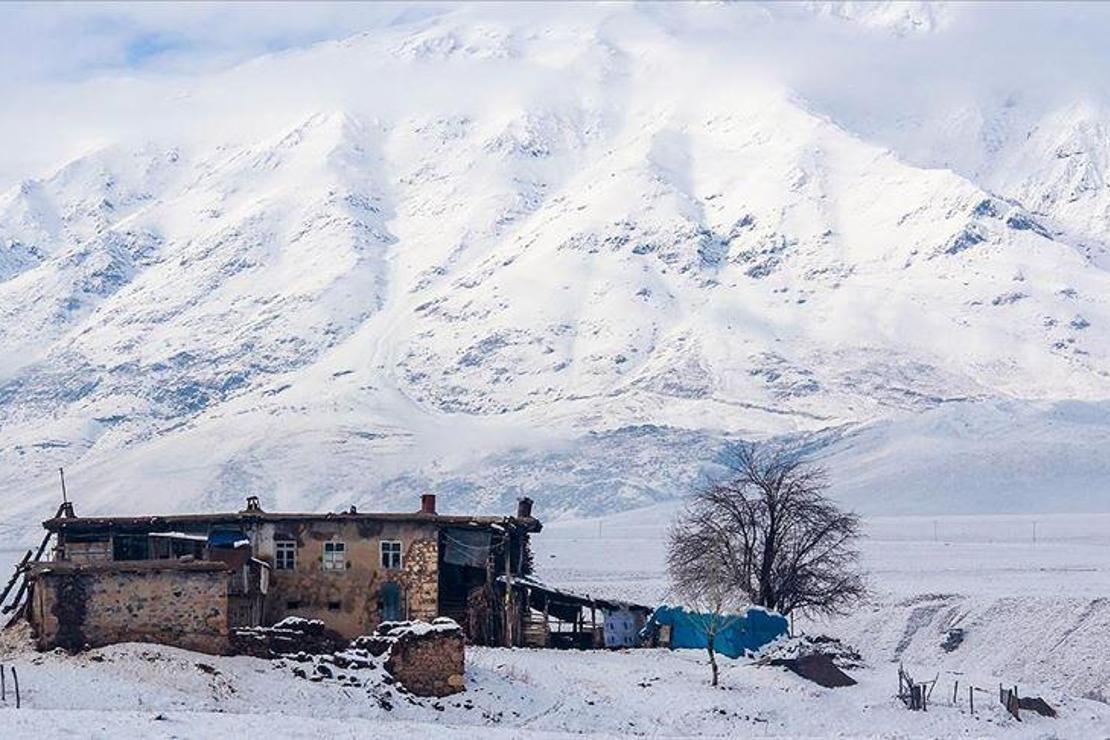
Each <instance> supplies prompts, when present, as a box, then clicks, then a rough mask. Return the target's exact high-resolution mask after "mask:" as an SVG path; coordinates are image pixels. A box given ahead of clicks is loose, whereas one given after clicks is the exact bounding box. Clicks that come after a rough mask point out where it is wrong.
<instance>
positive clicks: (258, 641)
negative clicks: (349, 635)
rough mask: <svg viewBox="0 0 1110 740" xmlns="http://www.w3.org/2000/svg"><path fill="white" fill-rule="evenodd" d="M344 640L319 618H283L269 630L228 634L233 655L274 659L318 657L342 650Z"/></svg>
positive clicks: (236, 631)
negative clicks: (304, 655) (295, 656)
mask: <svg viewBox="0 0 1110 740" xmlns="http://www.w3.org/2000/svg"><path fill="white" fill-rule="evenodd" d="M346 645H347V641H346V640H345V639H343V637H342V636H341V635H340V634H339V633H338V632H335V631H334V630H330V629H328V628H327V626H326V625H325V624H324V623H323V622H321V621H320V620H319V619H303V618H301V617H286V618H285V619H283V620H281V621H280V622H278V623H277V624H275V625H274V626H273V627H242V628H239V629H235V630H232V632H231V650H232V652H233V653H235V654H236V655H250V656H252V657H255V658H278V657H281V656H285V655H293V654H296V653H305V654H312V655H321V654H326V653H334V652H336V651H338V650H342V649H343V648H344V647H346Z"/></svg>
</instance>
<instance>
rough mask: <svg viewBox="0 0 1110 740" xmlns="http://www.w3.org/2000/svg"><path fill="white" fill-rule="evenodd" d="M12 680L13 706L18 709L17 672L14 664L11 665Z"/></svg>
mask: <svg viewBox="0 0 1110 740" xmlns="http://www.w3.org/2000/svg"><path fill="white" fill-rule="evenodd" d="M12 682H13V683H14V684H15V708H16V709H19V674H18V673H16V672H15V666H14V665H13V666H12Z"/></svg>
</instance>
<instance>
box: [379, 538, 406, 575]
mask: <svg viewBox="0 0 1110 740" xmlns="http://www.w3.org/2000/svg"><path fill="white" fill-rule="evenodd" d="M387 546H388V548H389V549H388V550H387V549H386V548H387ZM378 554H379V562H380V563H381V566H382V570H403V569H404V567H405V543H404V542H402V541H401V540H382V541H381V543H380V544H379V545H378Z"/></svg>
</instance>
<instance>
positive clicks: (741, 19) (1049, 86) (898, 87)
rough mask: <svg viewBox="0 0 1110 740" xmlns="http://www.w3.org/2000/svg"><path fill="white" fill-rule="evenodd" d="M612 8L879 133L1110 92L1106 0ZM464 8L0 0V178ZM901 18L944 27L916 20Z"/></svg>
mask: <svg viewBox="0 0 1110 740" xmlns="http://www.w3.org/2000/svg"><path fill="white" fill-rule="evenodd" d="M561 8H562V12H564V14H566V13H569V14H571V15H573V14H574V13H582V14H585V12H586V11H585V10H584V9H583V8H582V7H578V8H575V7H571V8H570V10H566V8H567V6H566V5H563V6H561ZM609 8H610V9H611V12H613V13H614V14H622V15H621V16H620V17H621V18H622V19H624V20H627V19H628V18H629V17H632V18H633V20H636V18H635V16H637V15H638V16H640V17H641V18H650V19H651V22H653V23H657V24H658V25H659V26H660V27H661V28H665V29H667V30H668V31H669V32H671V33H675V34H680V33H681V34H692V35H695V36H696V38H697V39H698V42H699V44H698V45H696V46H695V48H701V49H703V50H704V54H703V56H704V59H703V60H701V61H703V62H708V63H710V64H713V63H719V66H720V68H721V69H723V70H726V71H727V70H729V69H731V68H733V67H740V66H746V67H748V68H751V69H756V70H758V71H759V72H760V73H762V74H765V75H767V76H768V77H775V78H778V79H780V80H781V81H782V82H784V83H785V84H786V85H787V86H788V87H790V88H791V89H794V90H796V91H798V92H799V93H800V94H801V95H802V96H803V97H804V98H806V99H808V100H810V101H813V102H814V103H815V105H816V106H817V107H818V108H819V109H820V110H821V111H822V112H825V113H828V114H829V115H831V116H833V117H834V118H837V119H840V120H854V121H856V123H857V124H858V122H859V121H860V120H861V119H879V120H878V121H877V122H876V123H875V125H874V128H875V129H884V128H887V129H889V128H890V125H889V124H890V122H891V121H895V122H896V121H898V120H899V119H903V118H914V117H917V118H919V119H920V118H921V117H922V116H923V115H927V114H928V113H929V112H930V111H933V110H938V109H941V110H946V109H948V108H952V107H958V106H961V105H968V104H969V102H970V103H978V102H982V101H988V102H990V104H992V105H1003V104H1005V103H1006V101H1009V100H1014V99H1020V100H1021V102H1022V103H1023V104H1025V105H1026V106H1027V107H1032V108H1037V107H1038V106H1040V107H1043V108H1046V109H1048V108H1050V107H1051V106H1053V105H1058V104H1060V103H1062V102H1067V101H1094V102H1095V104H1099V105H1101V104H1104V103H1105V101H1107V100H1110V95H1108V94H1107V86H1108V84H1110V82H1108V81H1110V46H1108V45H1107V44H1106V43H1105V39H1107V38H1110V3H1043V4H1036V3H1016V4H1007V3H980V4H956V3H949V4H947V5H945V4H941V5H938V6H932V7H927V6H925V5H923V4H921V3H908V4H903V5H899V6H896V7H895V8H894V9H893V12H891V11H889V9H883V8H881V7H880V6H875V5H871V4H865V3H855V4H848V5H840V6H834V5H830V4H827V3H809V4H802V5H793V6H791V5H783V4H770V5H768V6H766V7H760V6H758V5H751V4H744V3H741V4H723V3H703V4H700V5H692V4H686V3H683V4H651V3H649V4H644V5H641V6H639V7H638V8H636V9H635V11H634V12H626V11H627V6H622V5H620V4H618V5H614V6H609ZM814 9H816V10H817V11H818V12H817V13H814V12H813V10H814ZM463 10H468V9H467V8H463ZM469 10H474V11H477V12H478V13H480V14H485V15H487V16H497V15H504V14H510V13H511V14H515V15H516V16H518V17H519V16H521V15H534V16H535V17H536V25H537V27H539V26H542V19H543V17H544V15H545V14H547V15H551V14H552V13H554V12H559V11H558V10H553V6H550V5H544V4H518V5H516V6H513V5H510V4H508V3H501V4H498V3H492V4H487V5H484V6H478V7H476V8H474V7H472V8H469ZM458 12H460V6H458V5H455V4H448V3H428V4H395V3H347V2H341V3H323V2H321V3H263V2H244V3H227V4H225V3H206V2H188V3H171V2H154V3H86V2H78V3H0V102H2V104H3V110H4V111H5V115H4V116H0V189H5V188H7V187H10V186H11V185H13V184H14V183H16V182H18V181H19V180H20V179H22V178H26V177H34V176H42V175H45V174H47V173H48V172H49V171H50V170H51V169H53V168H56V167H58V166H60V165H61V164H64V163H65V162H66V161H69V160H70V159H72V158H73V157H76V156H79V155H80V154H83V153H85V152H87V151H89V150H90V149H92V148H95V147H97V146H101V145H104V144H106V143H109V142H111V141H112V140H114V139H117V138H121V137H126V136H127V134H128V132H130V131H133V130H134V129H135V127H136V125H137V124H138V123H140V122H143V121H147V122H149V123H151V125H161V124H160V123H159V119H158V109H159V108H160V107H162V103H161V101H162V100H164V99H165V97H166V96H171V97H172V96H173V95H174V94H175V93H174V91H175V90H178V89H180V90H187V89H189V84H190V83H193V82H195V81H198V80H204V79H206V77H205V76H206V75H210V74H212V73H216V72H219V71H220V70H224V69H228V68H232V67H234V66H235V65H239V64H243V63H246V62H248V61H249V60H251V59H253V58H255V57H258V56H259V55H265V54H269V53H274V52H287V51H292V50H297V49H302V48H305V47H309V46H311V45H313V44H317V43H319V42H324V41H328V40H334V39H343V38H346V37H349V36H352V35H354V34H358V33H360V32H366V31H374V30H375V29H379V30H380V29H386V28H388V27H391V26H392V27H398V26H402V25H405V24H408V25H415V24H420V23H422V22H425V21H427V20H428V19H430V18H432V17H434V16H444V15H449V14H453V13H458ZM593 12H597V9H596V7H595V8H594V11H593ZM604 12H610V11H609V10H606V11H604ZM903 17H905V18H921V17H929V18H933V19H936V22H935V23H934V24H932V25H929V26H928V27H926V28H924V29H923V30H922V29H920V28H917V29H915V28H910V29H909V30H907V27H906V24H905V23H902V22H900V21H899V19H900V18H903ZM891 19H894V22H892V21H891ZM691 61H693V60H691ZM289 92H290V91H286V94H289ZM292 92H296V91H292ZM306 92H311V91H308V90H306ZM181 94H185V93H181ZM262 104H263V105H265V101H263V103H262ZM171 123H172V122H171ZM167 125H170V124H167ZM856 128H857V129H859V128H860V126H859V125H857V126H856ZM922 128H924V129H925V130H926V133H927V127H922Z"/></svg>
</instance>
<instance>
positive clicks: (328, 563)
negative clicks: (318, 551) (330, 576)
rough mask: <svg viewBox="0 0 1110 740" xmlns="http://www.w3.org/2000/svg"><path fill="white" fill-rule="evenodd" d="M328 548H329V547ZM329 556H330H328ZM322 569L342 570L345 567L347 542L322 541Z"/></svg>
mask: <svg viewBox="0 0 1110 740" xmlns="http://www.w3.org/2000/svg"><path fill="white" fill-rule="evenodd" d="M329 548H330V549H329ZM329 556H330V557H329ZM320 564H321V565H322V566H323V569H324V570H331V571H343V570H346V569H347V543H346V542H342V541H340V540H332V541H331V542H325V543H324V552H323V556H322V558H321V563H320Z"/></svg>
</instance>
